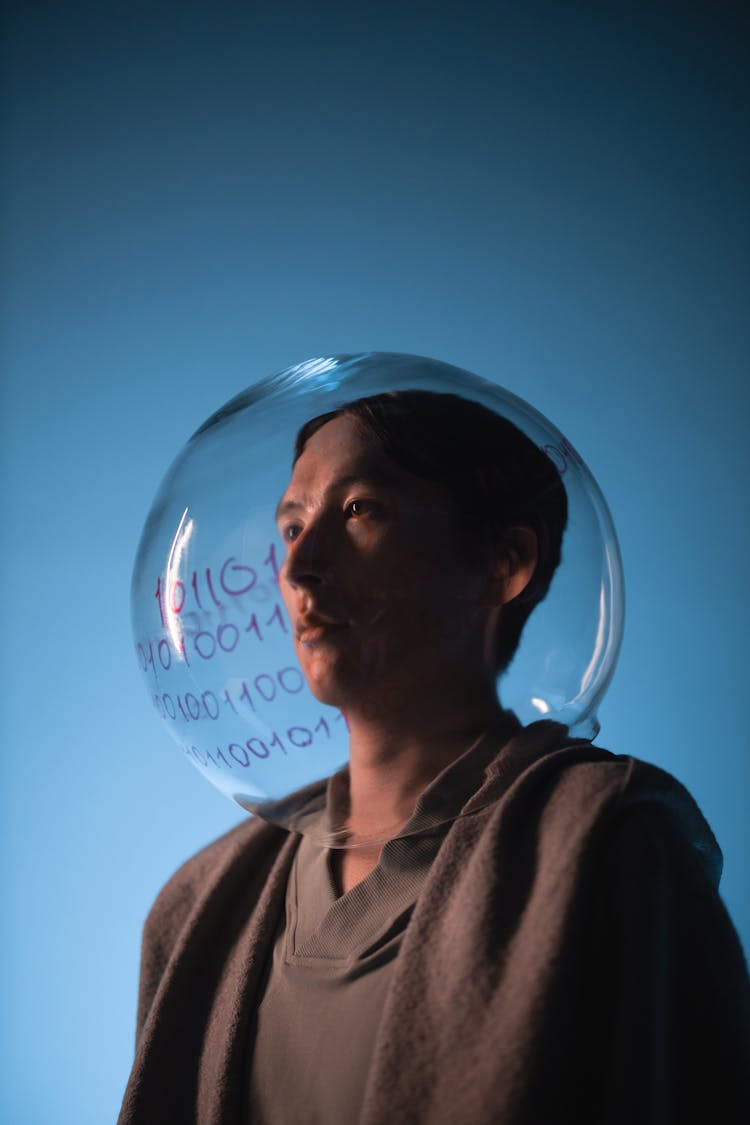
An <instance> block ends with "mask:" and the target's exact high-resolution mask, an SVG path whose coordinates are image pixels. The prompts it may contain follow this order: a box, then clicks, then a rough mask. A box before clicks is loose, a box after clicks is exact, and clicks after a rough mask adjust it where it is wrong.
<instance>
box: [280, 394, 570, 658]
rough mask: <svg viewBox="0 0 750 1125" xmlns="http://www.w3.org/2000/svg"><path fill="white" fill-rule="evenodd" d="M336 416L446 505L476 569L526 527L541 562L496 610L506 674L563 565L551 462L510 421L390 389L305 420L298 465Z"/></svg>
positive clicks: (561, 501) (558, 488) (457, 399)
mask: <svg viewBox="0 0 750 1125" xmlns="http://www.w3.org/2000/svg"><path fill="white" fill-rule="evenodd" d="M342 415H347V416H351V417H353V418H355V419H356V421H357V422H358V423H359V425H360V426H361V427H362V429H363V431H364V432H366V433H369V434H372V435H373V436H374V437H375V438H376V439H377V440H378V442H379V443H380V445H381V447H382V448H383V450H384V452H385V453H386V454H387V455H388V456H389V457H390V458H391V459H392V460H393V461H395V462H396V464H398V465H400V466H401V467H402V468H403V469H406V470H407V471H408V472H410V473H413V474H414V475H415V476H418V477H422V478H423V479H426V480H430V481H433V482H435V483H436V484H439V485H441V486H442V487H443V488H444V489H445V491H446V493H447V494H448V495H449V496H450V497H451V499H452V500H453V503H454V505H455V508H456V511H457V512H458V515H459V517H460V520H461V526H462V531H463V532H464V535H465V536H466V538H465V542H464V548H465V550H466V552H467V556H468V557H469V559H470V560H472V561H473V562H477V563H481V562H483V561H487V562H489V560H490V558H491V557H492V554H493V553H494V552H497V550H498V549H500V550H502V549H503V547H504V546H505V545H506V544H507V543H508V532H509V530H510V529H511V528H514V527H519V526H525V527H529V528H531V529H532V530H533V531H534V532H535V534H536V537H537V543H538V549H539V556H538V560H537V564H536V568H535V570H534V574H533V576H532V578H531V580H530V582H529V584H528V586H527V587H526V589H525V590H524V591H523V592H522V593H521V594H519V595H518V597H516V598H514V599H513V600H512V601H510V602H508V603H507V604H506V605H504V606H503V607H502V612H501V616H500V623H499V627H498V636H497V638H496V650H495V655H496V668H497V672H498V673H500V672H502V671H504V670H505V669H506V668H507V667H508V665H509V664H510V662H511V660H512V659H513V656H514V654H515V652H516V649H517V648H518V643H519V641H520V639H521V632H522V630H523V627H524V625H525V623H526V620H527V618H528V616H529V614H530V613H531V611H532V610H533V609H534V608H535V606H537V605H538V604H539V602H540V601H542V599H543V598H544V597H545V596H546V594H547V591H548V590H549V586H550V582H551V581H552V577H553V575H554V573H555V570H556V569H557V567H558V565H559V563H560V552H561V545H562V537H563V532H564V530H565V525H566V522H567V518H568V502H567V496H566V493H565V488H564V487H563V484H562V481H561V480H560V475H559V473H558V471H557V469H556V468H555V466H554V465H553V463H552V461H551V460H550V459H549V457H547V455H546V454H545V453H543V452H542V450H540V449H538V448H537V446H536V445H535V444H534V442H533V441H532V440H531V439H530V438H528V437H527V436H526V435H525V434H524V433H522V432H521V430H519V429H518V427H517V426H515V425H514V424H513V423H512V422H510V421H508V419H507V418H503V417H502V415H500V414H496V413H495V412H494V411H493V410H490V409H488V408H487V407H486V406H482V405H481V404H480V403H478V402H473V401H470V400H469V399H465V398H462V397H461V396H460V395H456V394H444V393H440V392H436V391H419V390H406V391H388V392H385V393H383V394H376V395H369V396H367V397H365V398H359V399H355V400H354V401H352V402H349V403H346V404H345V405H344V406H341V407H339V409H337V410H332V411H330V412H329V413H327V414H320V415H318V417H316V418H311V419H310V420H309V421H308V422H306V423H305V424H304V426H302V428H301V429H300V431H299V433H298V434H297V439H296V441H295V445H294V460H295V462H296V461H297V459H298V458H299V456H300V455H301V453H302V451H303V449H304V448H305V445H306V443H307V441H308V440H309V439H310V438H311V437H312V435H313V434H314V433H315V432H316V431H317V430H319V429H320V428H321V427H322V426H324V425H325V424H326V423H327V422H330V421H332V420H333V419H334V418H339V417H341V416H342Z"/></svg>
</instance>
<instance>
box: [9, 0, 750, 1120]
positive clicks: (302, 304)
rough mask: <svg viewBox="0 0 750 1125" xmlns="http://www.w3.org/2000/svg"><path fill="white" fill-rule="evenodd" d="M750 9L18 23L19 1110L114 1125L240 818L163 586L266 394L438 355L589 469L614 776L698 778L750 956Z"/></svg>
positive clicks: (605, 716) (283, 9)
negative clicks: (206, 425)
mask: <svg viewBox="0 0 750 1125" xmlns="http://www.w3.org/2000/svg"><path fill="white" fill-rule="evenodd" d="M739 12H740V7H739V6H737V7H733V6H731V5H728V4H724V3H718V4H711V5H709V4H700V3H691V2H685V3H681V4H679V5H677V4H675V5H668V4H662V3H654V4H648V5H646V4H644V5H638V4H636V3H633V4H622V5H619V6H618V5H617V4H614V5H601V4H593V3H592V4H590V5H587V4H585V3H581V4H575V5H570V4H565V3H560V4H549V3H547V4H540V3H534V2H533V0H532V2H529V3H524V4H520V3H518V4H505V3H495V4H486V5H484V4H477V3H470V2H469V3H459V2H456V3H434V2H433V3H427V2H403V0H400V2H399V3H396V2H395V0H393V2H391V0H380V2H378V3H363V2H357V0H350V2H348V3H341V4H335V3H329V2H326V0H322V2H320V3H307V4H302V3H296V4H290V3H285V2H283V0H279V2H276V3H273V4H271V3H266V4H253V3H231V2H224V3H214V4H212V5H209V4H208V3H206V4H202V5H196V4H191V3H185V2H180V3H174V4H172V3H161V4H153V3H147V2H145V0H141V2H138V0H133V2H130V3H125V2H115V0H110V2H106V0H105V2H101V0H100V2H98V3H89V4H80V3H74V2H72V0H71V2H68V3H62V4H57V5H52V4H50V5H44V4H38V3H34V2H33V0H27V2H24V3H8V4H6V6H5V36H4V40H5V58H4V61H3V67H2V71H3V74H4V79H3V81H4V92H3V94H4V99H3V100H4V104H5V117H4V136H3V157H4V165H5V172H4V176H3V180H4V187H3V189H2V190H3V196H2V226H3V230H2V239H3V260H4V268H3V273H4V281H3V313H2V315H3V325H2V370H3V383H2V479H3V486H2V487H3V493H2V535H3V559H2V586H1V588H2V596H3V601H2V605H3V609H2V622H3V630H2V677H1V679H0V684H1V685H2V703H1V708H2V709H1V711H0V714H1V715H2V747H3V754H2V810H1V811H2V821H1V824H2V843H3V881H4V886H3V904H4V929H3V937H2V942H3V945H2V951H1V952H2V956H1V957H0V969H1V971H2V977H3V998H2V1005H1V1007H0V1011H2V1019H3V1042H2V1044H1V1049H0V1058H1V1059H2V1074H1V1075H0V1099H2V1101H1V1103H0V1116H2V1120H3V1121H12V1122H14V1125H24V1123H32V1122H33V1123H35V1125H36V1123H44V1125H49V1123H51V1122H54V1123H56V1125H67V1123H68V1122H70V1123H71V1125H72V1123H75V1125H89V1123H90V1125H102V1123H103V1122H107V1121H112V1120H113V1119H114V1118H115V1116H116V1112H117V1109H118V1107H119V1102H120V1099H121V1096H122V1090H123V1088H124V1084H125V1081H126V1078H127V1074H128V1070H129V1066H130V1061H131V1057H132V1036H133V1028H134V1019H135V999H136V986H137V972H138V956H139V936H140V929H141V925H142V923H143V919H144V916H145V914H146V911H147V909H148V907H149V905H150V903H151V901H152V900H153V897H154V895H155V894H156V892H157V890H158V888H159V887H160V885H161V884H162V883H163V882H164V880H165V879H166V878H167V876H168V875H169V874H170V873H171V872H172V871H173V870H174V868H175V867H176V866H177V865H178V864H179V863H180V862H181V861H182V860H183V859H185V858H186V857H187V856H188V855H189V854H190V853H192V852H193V851H194V850H195V849H196V848H197V847H199V846H200V845H202V844H204V843H205V842H207V841H208V840H209V839H211V838H212V837H214V836H215V835H217V834H218V833H219V832H221V831H223V830H224V829H226V828H227V827H229V826H230V825H231V824H233V823H235V822H236V821H237V820H238V819H239V817H240V815H241V814H240V812H239V810H235V808H234V807H233V806H232V805H231V804H230V803H229V802H228V801H227V800H226V799H225V798H223V797H221V796H220V795H219V794H218V793H216V792H214V791H213V790H212V789H211V787H210V786H208V785H207V784H206V783H205V782H204V781H203V780H202V779H201V778H200V776H199V775H198V773H197V772H196V771H194V770H192V769H191V768H190V766H189V765H188V764H187V762H186V761H185V760H184V759H183V758H182V756H181V755H180V753H179V751H178V750H177V748H176V747H175V746H174V745H173V744H172V743H171V741H170V740H169V739H168V737H167V735H166V733H165V731H164V730H163V728H162V727H161V726H160V725H159V723H158V721H157V720H156V718H155V716H154V713H153V711H152V709H151V706H150V704H149V700H148V698H147V695H146V692H145V691H144V689H143V686H142V684H141V681H140V678H139V672H138V668H137V665H136V661H135V658H134V654H133V651H132V644H131V636H130V616H129V604H128V596H129V581H130V570H131V566H132V561H133V556H134V552H135V547H136V544H137V540H138V536H139V534H140V530H141V526H142V522H143V520H144V517H145V515H146V512H147V510H148V507H149V505H150V502H151V499H152V497H153V494H154V492H155V490H156V487H157V484H158V482H159V480H160V478H161V476H162V474H163V472H164V470H165V469H166V467H167V465H168V464H169V462H170V461H171V460H172V458H173V456H174V455H175V453H176V452H177V450H178V449H179V448H180V446H181V445H182V443H183V442H184V441H185V440H186V438H187V437H188V436H189V435H190V433H191V432H192V431H193V430H194V429H195V428H196V427H197V426H198V425H199V424H200V423H201V422H202V421H203V420H204V419H205V418H206V417H207V416H208V415H209V414H210V413H211V412H212V411H213V410H214V409H215V408H216V407H217V406H219V405H220V404H221V403H222V402H224V401H225V400H226V399H228V398H229V397H230V396H232V395H234V394H235V393H236V392H238V391H239V390H241V389H242V388H243V387H245V386H247V385H248V384H250V383H252V382H254V381H255V380H256V379H258V378H260V377H262V376H264V375H266V374H268V373H270V372H271V371H274V370H276V369H278V368H281V367H284V366H286V365H288V364H291V363H295V362H299V361H301V360H303V359H305V358H307V357H309V356H312V355H317V354H331V353H335V352H349V351H360V350H363V349H371V348H374V349H380V350H394V351H407V352H415V353H418V354H424V355H429V356H435V357H437V358H440V359H443V360H446V361H448V362H451V363H455V364H457V365H459V366H462V367H465V368H468V369H469V370H473V371H476V372H477V373H479V374H481V375H483V376H486V377H489V378H491V379H495V380H496V381H498V382H499V383H501V384H503V385H505V386H507V387H508V388H509V389H511V390H513V391H514V392H516V393H517V394H520V395H521V396H522V397H524V398H526V399H527V400H528V401H530V402H531V403H533V404H534V405H535V406H536V407H537V408H538V409H540V410H541V411H542V412H543V413H545V414H546V415H547V416H548V417H550V418H551V419H552V420H553V421H554V422H555V423H556V424H557V425H558V426H559V427H560V428H561V429H562V430H563V431H564V432H565V433H566V434H567V436H568V437H569V439H570V440H571V441H572V442H573V444H574V445H575V446H576V447H577V448H578V449H579V450H580V451H581V453H582V454H583V456H584V457H585V459H586V460H587V462H588V464H589V465H590V467H591V468H592V470H593V471H594V473H595V475H596V476H597V478H598V480H599V482H600V484H601V486H602V489H603V491H604V493H605V495H606V496H607V498H608V500H609V503H610V506H611V509H612V512H613V515H614V518H615V522H616V525H617V527H618V530H619V534H620V539H621V546H622V551H623V558H624V564H625V571H626V578H627V592H628V616H627V626H626V636H625V643H624V648H623V652H622V658H621V662H620V667H619V670H618V672H617V674H616V676H615V679H614V682H613V685H612V687H611V689H610V692H609V695H608V697H607V700H606V701H605V704H604V706H603V708H602V711H601V719H602V727H603V729H602V734H601V736H600V739H599V741H600V743H601V744H602V745H604V746H607V747H609V748H610V749H612V750H614V751H616V752H618V753H632V754H635V755H638V756H640V757H643V758H646V759H648V760H650V761H653V762H656V763H658V764H659V765H661V766H663V767H664V768H666V769H668V770H670V771H671V772H673V773H674V774H676V775H677V776H678V777H679V778H680V779H681V780H682V781H683V782H684V783H685V784H686V785H687V786H688V788H689V789H690V790H691V791H692V792H693V794H694V795H695V797H696V798H697V800H698V802H699V804H700V805H701V807H702V808H703V810H704V812H705V814H706V816H707V817H708V819H709V821H710V823H711V824H712V826H713V828H714V830H715V832H716V834H717V836H718V838H719V841H720V843H721V845H722V847H723V849H724V852H725V875H724V879H723V883H722V891H723V895H724V899H725V901H726V903H727V905H728V907H729V909H730V912H731V914H732V917H733V918H734V921H735V923H736V925H737V927H738V929H739V931H740V933H741V936H742V939H743V943H744V946H745V949H746V950H747V949H750V894H749V889H750V888H749V886H748V879H747V857H748V855H749V854H750V828H749V827H748V791H749V786H748V782H749V781H750V771H749V769H748V733H747V721H746V711H747V708H746V701H747V694H748V680H747V660H746V638H747V636H748V628H749V626H750V612H749V611H750V599H749V597H748V564H747V560H748V557H749V555H750V542H749V541H748V540H749V538H750V536H749V530H748V520H747V499H748V497H747V487H746V484H745V482H746V481H747V480H748V478H749V477H750V454H749V451H748V441H747V428H748V422H749V421H750V418H749V415H750V411H749V410H748V395H749V392H748V385H749V383H748V356H749V354H750V341H749V340H748V319H747V308H748V296H749V295H750V294H749V290H750V279H749V276H748V275H749V263H750V255H749V253H748V234H749V226H750V223H749V221H748V209H747V198H748V195H747V193H748V187H749V186H750V171H749V168H748V163H749V162H748V135H749V134H748V129H747V124H748V120H747V118H748V113H747V108H748V90H747V78H746V77H743V74H744V75H745V76H747V74H748V73H749V72H750V68H749V67H748V60H747V53H748V52H747V46H748V36H747V28H746V27H745V26H743V23H742V21H741V17H740V15H739V14H738V13H739Z"/></svg>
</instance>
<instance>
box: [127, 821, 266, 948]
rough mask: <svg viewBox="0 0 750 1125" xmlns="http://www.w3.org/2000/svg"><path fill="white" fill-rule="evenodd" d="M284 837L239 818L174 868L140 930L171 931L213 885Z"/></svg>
mask: <svg viewBox="0 0 750 1125" xmlns="http://www.w3.org/2000/svg"><path fill="white" fill-rule="evenodd" d="M287 838H288V833H286V832H284V831H283V830H281V829H278V828H273V827H272V826H271V825H269V824H267V823H266V822H265V821H262V820H260V819H259V818H258V817H254V816H253V817H248V818H247V819H246V820H243V821H240V823H239V824H236V825H235V826H234V827H233V828H230V829H229V831H227V832H224V833H223V834H222V835H221V836H219V837H218V838H217V839H215V840H212V841H211V842H210V843H208V844H206V845H205V846H204V847H202V848H200V849H199V851H197V852H195V853H194V854H193V855H192V856H190V858H189V859H187V860H185V862H184V863H182V864H181V865H180V866H179V867H178V868H177V870H176V871H175V872H174V874H173V875H172V876H171V877H170V878H169V879H168V880H167V882H166V883H165V884H164V886H163V887H162V889H161V890H160V891H159V893H158V895H157V896H156V899H155V901H154V904H153V906H152V907H151V910H150V911H149V915H148V918H147V920H146V927H145V931H144V933H148V932H153V931H155V930H156V931H158V932H159V933H161V934H164V932H165V930H167V931H169V932H170V933H172V934H175V933H176V932H178V931H179V930H180V929H181V927H182V925H183V923H184V922H185V921H186V919H187V918H188V917H189V916H190V914H191V913H192V911H193V908H194V907H195V906H196V904H197V903H198V902H199V901H201V900H203V899H206V898H207V897H209V896H210V895H211V893H212V891H213V889H214V888H216V887H217V886H219V885H220V884H222V883H226V882H227V881H231V880H232V879H233V878H237V879H239V880H241V879H242V872H243V871H247V869H248V867H249V866H252V865H253V864H254V863H257V864H261V863H262V862H266V861H268V859H269V858H270V857H273V856H275V855H276V853H277V852H278V850H279V848H280V847H281V844H282V843H283V842H284V840H285V839H287Z"/></svg>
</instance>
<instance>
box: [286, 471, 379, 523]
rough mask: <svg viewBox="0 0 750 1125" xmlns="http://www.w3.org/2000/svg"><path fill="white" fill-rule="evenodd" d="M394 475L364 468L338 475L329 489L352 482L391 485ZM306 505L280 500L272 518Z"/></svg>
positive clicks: (344, 486) (297, 501)
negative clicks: (345, 474)
mask: <svg viewBox="0 0 750 1125" xmlns="http://www.w3.org/2000/svg"><path fill="white" fill-rule="evenodd" d="M394 483H395V477H394V475H393V474H392V473H389V472H387V470H385V469H364V470H363V471H362V472H361V473H349V474H348V475H347V476H345V477H339V479H338V480H335V481H334V482H333V484H331V485H330V491H333V490H334V489H338V488H348V487H349V486H350V485H352V484H374V485H377V486H380V487H392V486H393V485H394ZM305 507H306V505H305V504H304V503H303V502H302V501H301V500H280V501H279V503H278V506H277V508H276V513H275V516H274V519H275V520H276V521H277V522H278V521H279V519H280V518H281V516H284V515H287V514H288V513H289V512H300V511H304V509H305Z"/></svg>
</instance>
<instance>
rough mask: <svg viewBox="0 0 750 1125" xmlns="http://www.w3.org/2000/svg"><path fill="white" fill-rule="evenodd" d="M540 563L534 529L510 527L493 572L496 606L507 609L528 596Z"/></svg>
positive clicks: (492, 587) (498, 553)
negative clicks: (516, 599) (521, 596)
mask: <svg viewBox="0 0 750 1125" xmlns="http://www.w3.org/2000/svg"><path fill="white" fill-rule="evenodd" d="M538 559H539V544H538V542H537V537H536V532H534V531H532V530H531V528H530V527H526V526H521V527H509V528H508V529H507V531H506V532H505V534H504V536H503V542H502V545H501V546H500V547H499V548H498V549H497V553H496V555H495V561H494V565H493V568H492V577H491V596H492V602H493V604H494V605H498V606H500V605H506V604H507V603H508V602H512V601H513V599H514V598H517V597H518V596H519V595H520V594H522V593H523V592H524V590H525V589H526V587H527V586H528V585H529V583H530V582H531V579H532V578H533V576H534V571H535V570H536V564H537V561H538Z"/></svg>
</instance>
